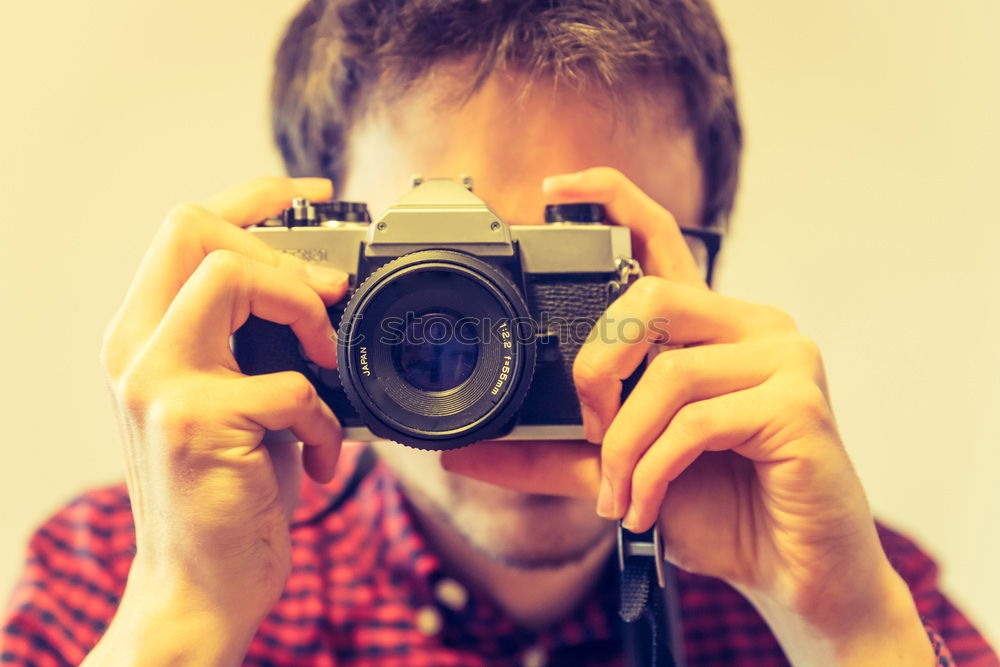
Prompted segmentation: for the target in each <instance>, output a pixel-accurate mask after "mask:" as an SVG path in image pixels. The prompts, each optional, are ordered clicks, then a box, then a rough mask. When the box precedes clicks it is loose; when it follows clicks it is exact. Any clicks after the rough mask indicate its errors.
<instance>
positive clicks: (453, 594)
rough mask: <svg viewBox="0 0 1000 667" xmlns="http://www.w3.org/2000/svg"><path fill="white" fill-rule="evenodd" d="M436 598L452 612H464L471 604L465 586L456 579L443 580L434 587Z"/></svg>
mask: <svg viewBox="0 0 1000 667" xmlns="http://www.w3.org/2000/svg"><path fill="white" fill-rule="evenodd" d="M434 597H436V598H437V600H438V602H440V603H441V604H443V605H444V606H445V607H448V609H451V610H452V611H462V610H463V609H465V605H467V604H468V603H469V593H468V591H466V590H465V586H463V585H462V584H460V583H458V582H457V581H455V580H454V579H447V578H445V579H441V580H440V581H439V582H437V584H435V585H434Z"/></svg>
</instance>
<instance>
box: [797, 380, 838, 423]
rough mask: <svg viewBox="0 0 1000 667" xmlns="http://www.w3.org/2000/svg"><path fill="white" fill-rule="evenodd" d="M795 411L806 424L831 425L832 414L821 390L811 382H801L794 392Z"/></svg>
mask: <svg viewBox="0 0 1000 667" xmlns="http://www.w3.org/2000/svg"><path fill="white" fill-rule="evenodd" d="M795 396H796V411H797V412H798V413H799V414H800V415H801V417H802V418H803V419H805V420H806V421H807V422H808V423H811V424H816V425H823V426H828V425H832V423H833V413H832V411H831V410H830V404H829V403H828V402H827V400H826V396H825V395H824V394H823V390H822V389H820V388H819V387H818V386H816V384H815V383H812V382H803V383H802V387H801V388H797V389H796V391H795Z"/></svg>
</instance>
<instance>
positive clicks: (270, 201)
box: [202, 176, 333, 227]
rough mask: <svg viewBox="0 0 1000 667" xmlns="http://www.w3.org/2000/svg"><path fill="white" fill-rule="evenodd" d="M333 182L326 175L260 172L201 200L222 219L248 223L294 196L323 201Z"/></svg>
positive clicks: (270, 213)
mask: <svg viewBox="0 0 1000 667" xmlns="http://www.w3.org/2000/svg"><path fill="white" fill-rule="evenodd" d="M332 196H333V184H332V183H331V182H330V181H329V180H328V179H326V178H284V177H278V176H261V177H259V178H255V179H252V180H249V181H247V182H245V183H241V184H240V185H237V186H235V187H232V188H229V189H228V190H224V191H222V192H220V193H219V194H217V195H214V196H212V197H209V198H208V199H207V200H205V201H204V202H202V206H203V207H204V208H206V209H208V210H209V211H211V212H212V213H214V214H216V215H217V216H219V217H220V218H222V219H223V220H227V221H228V222H231V223H232V224H234V225H238V226H240V227H247V226H248V225H252V224H254V223H256V222H260V221H261V220H264V219H266V218H270V217H271V216H275V215H277V214H279V213H281V212H282V211H283V210H284V209H285V208H287V207H288V205H289V204H290V203H291V201H292V199H294V198H296V197H304V198H305V199H309V200H312V201H326V200H328V199H330V197H332Z"/></svg>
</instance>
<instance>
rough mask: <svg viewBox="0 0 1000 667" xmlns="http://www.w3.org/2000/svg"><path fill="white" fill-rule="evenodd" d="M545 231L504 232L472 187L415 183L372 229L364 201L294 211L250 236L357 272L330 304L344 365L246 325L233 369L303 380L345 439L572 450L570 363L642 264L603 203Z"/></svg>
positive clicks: (577, 433) (556, 210)
mask: <svg viewBox="0 0 1000 667" xmlns="http://www.w3.org/2000/svg"><path fill="white" fill-rule="evenodd" d="M545 222H546V224H544V225H518V226H509V225H507V224H506V223H504V222H503V221H502V220H501V219H500V218H499V216H497V214H496V213H494V212H493V211H492V210H490V208H489V207H488V206H487V205H486V204H485V203H484V202H483V201H482V200H480V199H479V198H478V197H476V196H475V195H474V194H473V193H472V191H471V182H470V181H469V180H468V179H465V182H464V184H463V183H458V182H455V181H451V180H427V181H421V180H419V179H415V180H414V187H413V189H412V190H410V191H409V192H408V193H406V194H405V195H403V196H402V197H400V199H399V200H398V201H397V202H396V203H395V204H393V205H392V206H390V207H389V208H388V209H387V210H386V211H385V213H384V214H383V215H382V216H381V217H380V218H379V219H378V220H376V221H375V222H374V223H372V222H370V218H369V216H368V212H367V207H366V206H365V205H364V204H359V203H353V202H329V203H312V202H309V201H306V200H296V201H295V202H293V206H292V207H291V208H289V209H287V210H286V211H285V212H284V215H283V217H282V218H281V219H274V220H270V221H266V222H264V223H261V224H259V225H256V226H254V227H251V228H250V233H252V234H254V235H256V236H257V238H259V239H261V240H263V241H264V242H266V243H267V244H268V245H270V246H271V247H273V248H276V249H278V250H280V251H282V252H287V253H292V254H295V255H297V256H299V257H301V258H303V259H305V260H307V261H310V262H315V263H317V264H324V265H327V266H331V267H335V268H337V269H340V270H342V271H345V272H347V273H348V274H350V276H351V280H350V289H349V290H348V293H347V295H346V297H345V298H344V300H343V301H342V302H341V303H338V304H336V305H334V306H332V307H330V308H329V315H330V321H331V322H332V323H333V325H334V327H335V328H336V329H337V332H338V344H337V356H338V362H339V368H338V369H334V370H331V369H325V368H320V367H318V366H317V365H315V364H313V363H312V362H311V361H310V360H309V359H308V358H306V357H305V355H304V354H303V353H302V349H301V346H300V345H299V343H298V340H297V339H296V338H295V335H294V334H293V333H292V331H291V329H290V328H289V327H287V326H283V325H278V324H274V323H272V322H268V321H265V320H261V319H258V318H256V317H252V316H251V318H250V320H248V321H247V322H246V324H244V326H243V327H241V328H240V329H239V330H238V331H237V332H236V334H235V335H234V337H233V351H234V353H235V356H236V360H237V362H238V363H239V366H240V369H241V370H242V371H243V372H244V373H247V374H251V375H256V374H261V373H271V372H276V371H285V370H294V371H298V372H300V373H302V374H304V375H305V376H306V377H307V378H308V379H309V380H310V381H311V382H312V383H313V384H314V385H315V387H316V389H317V391H318V393H319V395H320V397H321V398H322V399H323V400H324V401H326V403H327V404H329V405H330V407H331V408H332V409H333V412H334V414H336V415H337V418H338V419H339V420H340V422H341V424H342V426H343V427H344V437H345V438H347V439H352V440H379V439H384V440H392V441H395V442H398V443H402V444H405V445H409V446H412V447H417V448H420V449H434V450H443V449H453V448H456V447H461V446H464V445H467V444H470V443H473V442H477V441H480V440H496V439H501V438H507V439H517V440H543V439H580V438H582V428H581V426H580V424H581V420H580V412H579V404H578V400H577V397H576V391H575V389H574V386H573V375H572V368H573V360H574V358H575V357H576V354H577V352H578V351H579V349H580V346H581V345H582V343H583V342H584V340H585V338H586V337H587V335H589V334H590V330H591V328H592V326H593V324H594V323H595V322H596V321H597V319H598V318H599V317H600V315H601V313H602V312H603V311H604V310H605V308H607V306H608V304H610V303H611V302H612V301H613V300H614V299H616V298H617V297H618V296H619V295H620V294H621V293H622V292H623V291H624V290H625V289H626V288H627V287H628V285H629V284H630V283H631V282H633V281H634V280H635V279H636V278H637V277H638V276H639V267H638V264H637V263H636V262H635V260H634V259H632V253H631V242H630V236H629V230H628V229H626V228H624V227H618V226H614V225H609V224H604V210H603V207H601V206H600V205H597V204H569V205H559V206H549V207H547V208H546V212H545ZM638 373H639V371H637V372H636V374H635V375H634V376H633V378H631V381H632V382H627V383H626V386H627V387H628V386H629V385H630V384H631V383H634V381H635V379H636V378H637V376H638Z"/></svg>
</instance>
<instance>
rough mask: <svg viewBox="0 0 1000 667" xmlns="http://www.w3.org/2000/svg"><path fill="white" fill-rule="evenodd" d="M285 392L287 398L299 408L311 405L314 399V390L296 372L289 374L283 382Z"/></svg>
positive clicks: (304, 377) (310, 384)
mask: <svg viewBox="0 0 1000 667" xmlns="http://www.w3.org/2000/svg"><path fill="white" fill-rule="evenodd" d="M285 391H287V392H288V396H289V398H291V399H292V401H293V402H294V403H295V405H298V406H300V407H306V406H309V405H311V404H312V403H313V402H314V401H315V399H316V388H315V387H314V386H313V385H312V383H311V382H309V380H308V379H307V378H306V376H305V375H303V374H302V373H298V372H291V373H289V374H288V376H287V378H286V380H285Z"/></svg>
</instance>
